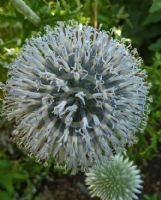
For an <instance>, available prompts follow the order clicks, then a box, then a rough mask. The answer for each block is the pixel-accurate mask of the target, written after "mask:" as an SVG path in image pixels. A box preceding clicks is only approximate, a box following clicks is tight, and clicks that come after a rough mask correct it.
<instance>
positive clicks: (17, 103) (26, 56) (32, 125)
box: [2, 22, 148, 170]
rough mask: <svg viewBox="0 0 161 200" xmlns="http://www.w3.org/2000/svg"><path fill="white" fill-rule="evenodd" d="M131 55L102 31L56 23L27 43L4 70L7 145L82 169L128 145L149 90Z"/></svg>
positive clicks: (141, 117) (128, 49)
mask: <svg viewBox="0 0 161 200" xmlns="http://www.w3.org/2000/svg"><path fill="white" fill-rule="evenodd" d="M140 64H141V59H140V58H138V57H137V56H136V51H135V50H130V47H126V45H125V44H124V43H123V41H122V42H119V41H117V40H115V39H112V38H111V36H110V35H108V34H107V33H106V32H104V31H99V30H97V29H95V28H92V27H90V26H87V25H81V24H78V23H76V22H70V23H69V24H66V23H63V22H60V23H58V25H57V26H56V27H55V28H54V29H52V28H50V27H46V29H45V33H44V34H38V35H36V36H34V37H33V38H31V39H29V40H28V41H27V43H26V44H25V45H24V47H23V49H22V50H21V52H20V54H19V56H18V57H17V59H15V60H14V62H13V64H12V65H11V67H10V69H9V76H10V77H9V80H8V81H7V83H6V85H3V86H2V88H3V90H4V91H5V94H6V97H5V99H4V110H5V115H6V116H7V118H8V120H13V119H14V120H15V121H16V124H17V126H16V127H15V130H14V131H13V134H12V137H13V140H14V141H15V142H16V143H17V144H18V145H19V146H20V147H21V148H22V149H23V150H26V151H27V152H28V153H29V154H33V155H35V156H36V158H37V159H38V160H40V161H48V159H49V158H50V156H53V157H54V158H55V160H56V161H57V163H59V164H61V163H65V164H66V165H67V166H68V167H70V168H73V169H77V168H78V167H81V169H82V170H86V169H88V167H89V166H91V165H93V164H94V163H97V162H101V160H102V158H103V157H104V156H110V155H111V154H113V152H121V151H123V150H124V146H125V145H127V144H131V143H133V141H134V138H135V137H134V135H135V133H136V131H138V130H139V128H140V125H141V122H142V119H143V122H145V120H144V119H145V118H146V112H145V108H146V99H147V93H148V85H147V83H146V80H145V79H146V73H145V72H144V71H143V70H142V69H141V68H140Z"/></svg>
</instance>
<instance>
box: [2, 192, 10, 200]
mask: <svg viewBox="0 0 161 200" xmlns="http://www.w3.org/2000/svg"><path fill="white" fill-rule="evenodd" d="M0 199H2V200H12V198H11V196H10V195H9V194H8V193H7V192H4V191H0Z"/></svg>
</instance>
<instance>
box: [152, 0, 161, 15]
mask: <svg viewBox="0 0 161 200" xmlns="http://www.w3.org/2000/svg"><path fill="white" fill-rule="evenodd" d="M159 10H161V0H153V4H152V6H151V7H150V10H149V12H150V13H154V12H156V11H159Z"/></svg>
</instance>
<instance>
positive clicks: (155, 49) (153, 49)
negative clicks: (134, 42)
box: [149, 38, 161, 51]
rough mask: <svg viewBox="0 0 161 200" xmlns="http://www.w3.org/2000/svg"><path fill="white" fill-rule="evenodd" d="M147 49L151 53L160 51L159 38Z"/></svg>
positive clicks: (160, 40)
mask: <svg viewBox="0 0 161 200" xmlns="http://www.w3.org/2000/svg"><path fill="white" fill-rule="evenodd" d="M149 49H150V50H152V51H160V50H161V38H160V39H158V40H157V41H156V42H155V43H153V44H151V45H150V46H149Z"/></svg>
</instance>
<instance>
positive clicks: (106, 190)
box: [86, 155, 142, 200]
mask: <svg viewBox="0 0 161 200" xmlns="http://www.w3.org/2000/svg"><path fill="white" fill-rule="evenodd" d="M86 175H87V178H86V184H87V185H88V187H89V190H90V193H91V195H92V197H94V196H97V197H100V198H101V199H102V200H132V199H138V197H137V194H139V193H140V189H141V188H142V186H141V183H142V180H141V176H140V170H138V169H137V167H136V166H135V165H133V162H130V161H129V160H128V159H124V158H123V156H121V155H116V156H114V157H113V158H111V160H109V161H105V162H104V163H103V164H102V165H101V166H99V165H98V166H96V167H94V168H92V169H91V170H90V172H89V173H87V174H86Z"/></svg>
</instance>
